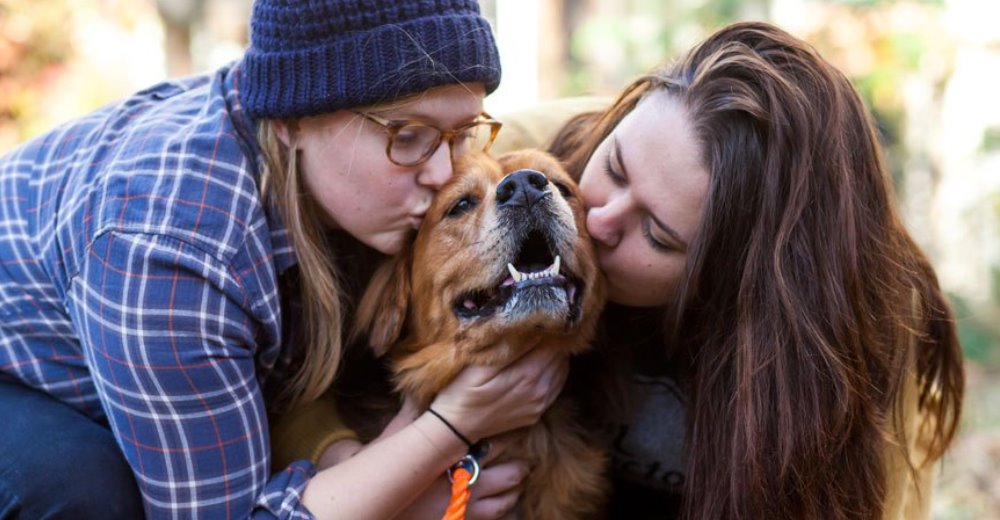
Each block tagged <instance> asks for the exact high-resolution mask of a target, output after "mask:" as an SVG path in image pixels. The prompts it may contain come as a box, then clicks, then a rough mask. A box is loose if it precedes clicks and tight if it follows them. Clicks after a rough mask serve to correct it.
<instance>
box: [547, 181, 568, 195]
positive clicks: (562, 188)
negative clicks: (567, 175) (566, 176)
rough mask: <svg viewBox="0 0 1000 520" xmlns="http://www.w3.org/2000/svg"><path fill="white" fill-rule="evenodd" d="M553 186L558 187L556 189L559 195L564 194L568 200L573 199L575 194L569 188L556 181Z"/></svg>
mask: <svg viewBox="0 0 1000 520" xmlns="http://www.w3.org/2000/svg"><path fill="white" fill-rule="evenodd" d="M552 184H555V185H556V188H557V189H558V190H559V193H562V196H563V197H565V198H567V199H570V198H573V192H572V191H570V190H569V186H567V185H565V184H563V183H561V182H555V181H553V182H552Z"/></svg>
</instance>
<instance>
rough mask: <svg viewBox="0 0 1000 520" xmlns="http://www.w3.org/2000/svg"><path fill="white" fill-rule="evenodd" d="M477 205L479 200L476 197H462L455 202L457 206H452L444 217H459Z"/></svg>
mask: <svg viewBox="0 0 1000 520" xmlns="http://www.w3.org/2000/svg"><path fill="white" fill-rule="evenodd" d="M477 204H479V200H478V199H476V198H475V197H462V198H460V199H458V201H457V202H455V205H454V206H452V207H451V209H449V210H448V213H445V215H444V216H445V217H457V216H459V215H462V214H464V213H466V212H468V211H470V210H471V209H472V208H474V207H476V205H477Z"/></svg>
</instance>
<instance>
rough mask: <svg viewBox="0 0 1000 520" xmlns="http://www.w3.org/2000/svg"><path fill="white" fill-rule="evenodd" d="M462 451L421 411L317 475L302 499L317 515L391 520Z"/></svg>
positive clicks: (449, 434) (459, 443)
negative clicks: (415, 417) (412, 418)
mask: <svg viewBox="0 0 1000 520" xmlns="http://www.w3.org/2000/svg"><path fill="white" fill-rule="evenodd" d="M466 450H467V446H466V445H465V444H463V443H462V441H460V440H459V439H458V438H457V437H456V436H455V435H454V434H453V433H452V432H451V431H449V430H448V429H447V427H446V426H445V425H444V424H443V423H442V422H441V421H439V420H438V419H437V418H435V417H433V416H431V415H430V414H427V413H424V414H422V415H421V416H420V417H418V418H417V419H416V420H415V421H414V422H412V423H410V424H409V425H407V426H406V427H404V428H402V429H401V430H399V431H398V432H396V433H395V434H393V435H389V436H387V437H385V438H383V439H381V440H378V441H377V442H373V443H371V444H369V445H367V446H366V447H365V448H364V449H362V450H360V451H359V452H357V453H356V454H354V456H352V457H350V458H348V459H347V460H344V461H343V462H341V463H339V464H336V465H334V466H332V467H329V468H327V469H324V470H322V471H320V472H319V473H317V474H316V476H315V477H313V479H312V480H311V481H310V482H309V484H308V485H307V487H306V490H305V493H304V495H303V497H302V503H303V504H304V505H305V506H306V507H307V508H308V509H309V510H310V511H311V512H312V513H313V515H315V516H316V518H317V519H326V518H330V519H333V518H357V519H376V520H380V519H385V518H391V517H393V516H394V515H395V514H396V513H398V512H399V511H400V510H401V509H402V508H404V507H405V506H406V505H407V504H409V503H410V501H411V500H413V499H414V498H415V497H416V496H418V495H419V494H420V492H422V491H423V490H424V489H425V488H427V486H429V485H430V484H431V483H432V482H433V481H434V480H435V479H436V478H438V477H440V476H441V474H442V473H443V472H444V471H446V470H447V469H448V467H450V466H451V465H452V464H453V463H455V462H456V461H457V460H458V459H459V458H461V457H462V455H464V454H465V452H466Z"/></svg>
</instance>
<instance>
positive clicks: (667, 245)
mask: <svg viewBox="0 0 1000 520" xmlns="http://www.w3.org/2000/svg"><path fill="white" fill-rule="evenodd" d="M651 220H652V219H648V218H647V219H643V221H642V236H643V237H644V238H645V239H646V242H647V243H649V246H650V247H652V248H653V249H655V250H657V251H659V252H661V253H673V252H675V251H677V250H678V248H677V247H675V246H673V245H671V244H672V241H671V242H668V241H664V240H660V239H659V238H657V237H656V236H654V235H653V229H652V228H653V224H652V222H651Z"/></svg>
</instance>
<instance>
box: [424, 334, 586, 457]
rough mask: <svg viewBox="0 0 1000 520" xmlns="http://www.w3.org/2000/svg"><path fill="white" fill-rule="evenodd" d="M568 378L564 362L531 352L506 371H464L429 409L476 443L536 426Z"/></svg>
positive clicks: (550, 352) (553, 354)
mask: <svg viewBox="0 0 1000 520" xmlns="http://www.w3.org/2000/svg"><path fill="white" fill-rule="evenodd" d="M568 373H569V358H568V356H566V355H564V354H560V353H557V352H555V351H553V350H551V349H544V348H543V349H532V350H530V351H529V352H528V353H527V354H525V355H524V356H523V357H521V358H520V359H517V360H515V361H514V362H512V363H510V364H509V365H506V366H470V367H468V368H465V369H464V370H462V372H460V373H459V375H458V377H456V378H455V380H454V381H452V382H451V384H449V385H448V386H447V387H445V388H444V390H442V391H441V392H440V393H439V394H438V395H437V397H436V398H435V399H434V402H433V403H432V404H431V408H433V409H434V410H435V411H436V412H438V413H439V414H441V416H443V417H444V418H445V419H447V420H448V422H450V423H451V424H452V425H453V426H454V427H455V428H457V429H458V431H460V432H462V433H463V434H464V435H465V436H466V437H467V438H469V439H471V440H472V441H473V442H476V441H478V440H480V439H485V438H487V437H493V436H495V435H498V434H501V433H504V432H508V431H511V430H515V429H517V428H523V427H525V426H529V425H532V424H534V423H536V422H538V419H539V418H541V416H542V414H543V413H544V412H545V410H547V409H548V407H549V406H550V405H551V404H552V403H553V402H554V401H555V400H556V397H558V396H559V392H561V391H562V387H563V385H564V384H565V383H566V376H567V374H568Z"/></svg>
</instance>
